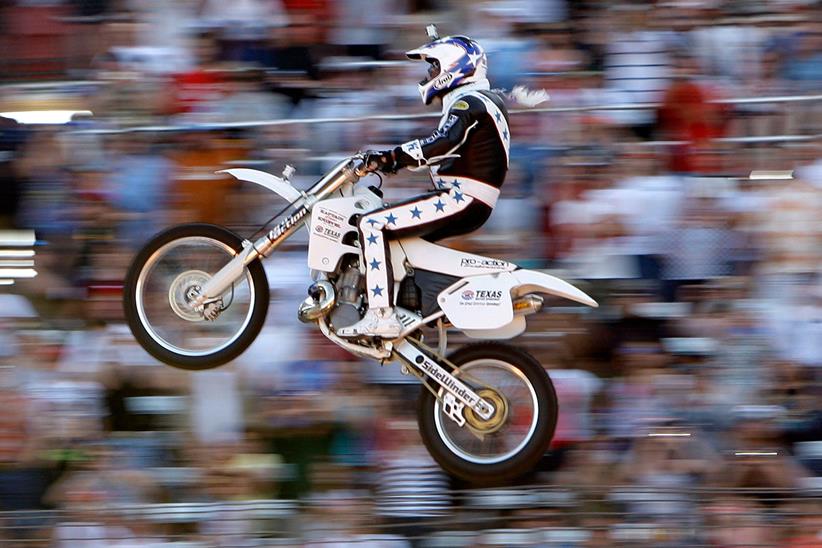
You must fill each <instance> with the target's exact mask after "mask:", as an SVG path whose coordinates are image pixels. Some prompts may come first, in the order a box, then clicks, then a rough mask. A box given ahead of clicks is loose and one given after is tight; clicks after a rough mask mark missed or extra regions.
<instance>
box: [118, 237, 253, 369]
mask: <svg viewBox="0 0 822 548" xmlns="http://www.w3.org/2000/svg"><path fill="white" fill-rule="evenodd" d="M242 249H243V247H242V239H241V238H240V237H239V236H237V235H236V234H234V233H233V232H230V231H228V230H226V229H224V228H222V227H219V226H216V225H209V224H187V225H180V226H176V227H174V228H171V229H169V230H166V231H165V232H161V233H160V234H158V235H157V236H155V237H154V238H152V239H151V241H149V242H148V244H146V246H145V247H144V248H143V249H142V250H140V252H139V253H138V254H137V256H136V257H135V258H134V261H133V262H132V264H131V267H130V268H129V270H128V274H127V275H126V279H125V283H124V287H123V308H124V311H125V315H126V319H127V320H128V325H129V327H130V328H131V332H132V333H133V334H134V337H135V338H136V339H137V342H139V343H140V346H142V347H143V348H144V349H145V350H146V351H147V352H148V353H149V354H151V355H152V356H154V357H155V358H157V359H158V360H160V361H162V362H164V363H167V364H168V365H171V366H174V367H178V368H180V369H188V370H202V369H211V368H213V367H217V366H220V365H223V364H224V363H226V362H228V361H230V360H232V359H234V358H236V357H237V356H239V355H240V354H241V353H242V352H243V351H244V350H245V349H246V348H248V346H249V345H250V344H251V343H252V342H253V341H254V339H255V338H256V337H257V335H258V334H259V332H260V329H261V328H262V326H263V323H264V322H265V316H266V312H267V311H268V283H267V280H266V277H265V271H264V270H263V266H262V264H261V263H260V261H254V262H252V263H250V264H249V265H248V266H247V267H246V268H245V269H244V270H243V274H242V275H241V276H240V278H239V279H237V280H236V281H235V282H234V283H233V284H232V286H231V287H230V288H229V289H228V290H226V292H225V294H223V295H221V296H220V298H219V299H217V300H216V301H214V302H211V303H209V304H208V305H207V306H206V309H204V310H198V309H196V308H195V307H194V306H192V304H191V303H192V301H193V299H194V298H195V297H196V296H197V295H198V294H199V291H200V289H201V287H202V286H203V285H204V284H205V283H206V282H207V281H208V280H209V279H210V278H211V276H213V275H214V274H215V273H217V271H219V270H220V269H221V268H222V267H224V266H225V265H226V264H227V263H228V262H229V261H230V260H231V259H233V258H234V257H235V256H236V255H237V254H238V253H239V252H240V251H242ZM207 317H208V318H207Z"/></svg>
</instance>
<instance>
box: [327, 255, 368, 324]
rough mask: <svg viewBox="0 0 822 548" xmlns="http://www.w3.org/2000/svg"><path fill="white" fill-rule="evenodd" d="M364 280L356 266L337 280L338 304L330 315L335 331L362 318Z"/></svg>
mask: <svg viewBox="0 0 822 548" xmlns="http://www.w3.org/2000/svg"><path fill="white" fill-rule="evenodd" d="M362 278H363V276H362V274H360V270H359V269H358V268H357V267H356V266H354V265H349V266H348V267H347V268H346V269H345V270H344V271H343V273H342V274H341V275H340V277H339V278H338V279H337V283H336V286H337V303H336V305H335V306H334V309H333V310H332V311H331V315H330V318H331V325H333V326H334V329H339V328H340V327H345V326H348V325H352V324H354V323H356V322H358V321H359V320H360V318H361V317H362V315H361V314H360V309H361V306H362V302H363V287H362V285H363V284H362Z"/></svg>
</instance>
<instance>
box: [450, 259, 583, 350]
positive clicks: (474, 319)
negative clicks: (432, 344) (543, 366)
mask: <svg viewBox="0 0 822 548" xmlns="http://www.w3.org/2000/svg"><path fill="white" fill-rule="evenodd" d="M529 293H547V294H549V295H554V296H557V297H562V298H564V299H569V300H572V301H575V302H578V303H581V304H584V305H587V306H592V307H596V306H598V305H597V302H596V301H595V300H594V299H592V298H591V297H589V296H588V295H587V294H585V293H584V292H583V291H580V290H579V289H577V288H576V287H574V286H573V285H571V284H569V283H568V282H566V281H564V280H561V279H559V278H557V277H555V276H551V275H550V274H545V273H543V272H535V271H533V270H515V271H513V272H498V273H494V274H481V275H479V276H469V277H467V278H463V279H461V280H459V281H458V282H455V283H454V284H452V285H451V286H449V287H448V288H446V289H445V290H443V291H442V292H441V293H440V294H439V295H438V296H437V302H438V303H439V305H440V308H441V309H442V311H443V312H444V313H445V315H446V317H447V318H448V321H450V322H451V324H452V325H453V326H454V327H456V328H457V329H461V330H463V331H465V332H466V334H467V335H469V336H473V335H472V333H469V331H470V332H473V333H475V334H480V333H483V334H486V336H489V335H491V334H492V331H499V336H500V337H502V338H505V337H506V336H507V337H512V336H516V335H517V334H519V333H520V332H521V331H522V329H524V321H523V320H522V319H517V318H523V317H522V316H515V314H514V306H513V301H514V300H515V299H517V298H518V297H522V296H524V295H527V294H529ZM512 323H514V324H515V326H516V328H514V326H512V325H509V324H512ZM490 338H499V337H490Z"/></svg>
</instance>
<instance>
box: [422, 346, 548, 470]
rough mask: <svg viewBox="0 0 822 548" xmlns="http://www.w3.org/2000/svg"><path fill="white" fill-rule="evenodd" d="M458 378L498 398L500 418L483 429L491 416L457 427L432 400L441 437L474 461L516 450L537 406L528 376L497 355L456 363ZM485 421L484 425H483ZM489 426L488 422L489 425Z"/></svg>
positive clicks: (502, 457)
mask: <svg viewBox="0 0 822 548" xmlns="http://www.w3.org/2000/svg"><path fill="white" fill-rule="evenodd" d="M458 376H460V378H463V379H470V380H471V382H472V384H474V385H475V387H476V389H477V391H478V392H482V391H483V390H492V391H493V393H496V394H498V396H499V397H501V398H502V400H501V401H502V402H503V406H504V407H505V409H504V410H498V412H505V413H507V416H504V422H503V423H502V424H501V425H500V424H498V425H497V426H495V427H493V428H491V429H490V430H488V431H485V432H484V431H483V430H482V428H483V427H486V426H487V425H492V424H493V420H494V419H493V417H492V418H491V419H489V421H488V422H485V423H483V422H482V421H481V419H477V420H478V421H479V423H478V425H473V426H472V425H471V424H470V423H471V421H466V425H465V426H464V427H462V428H461V427H460V426H459V425H457V424H456V423H455V422H453V421H452V420H451V419H449V418H448V417H447V416H446V415H445V414H444V413H443V411H442V408H441V406H440V404H439V402H436V403H435V409H434V421H435V425H436V428H437V430H438V432H439V434H440V437H441V439H442V440H443V442H444V443H445V444H446V446H448V447H449V449H450V450H451V451H452V452H453V453H454V454H456V455H457V456H459V457H461V458H463V459H465V460H467V461H469V462H474V463H480V464H492V463H495V462H501V461H503V460H506V459H508V458H510V457H512V456H513V455H515V454H517V453H518V452H519V451H520V450H521V449H522V448H523V447H524V446H525V445H526V444H527V443H528V442H529V441H530V440H531V438H532V436H533V434H534V432H535V430H536V426H537V417H538V413H537V411H538V409H539V401H538V400H537V396H536V391H535V389H534V387H533V386H532V384H531V382H530V381H529V379H528V378H527V377H526V376H525V375H524V374H523V373H522V372H521V371H520V370H519V369H518V368H517V367H516V366H515V365H513V364H510V363H508V362H506V361H502V360H497V359H481V360H474V361H471V362H468V363H465V364H463V365H461V366H460V371H459V375H458ZM484 425H486V426H484ZM489 428H490V426H489Z"/></svg>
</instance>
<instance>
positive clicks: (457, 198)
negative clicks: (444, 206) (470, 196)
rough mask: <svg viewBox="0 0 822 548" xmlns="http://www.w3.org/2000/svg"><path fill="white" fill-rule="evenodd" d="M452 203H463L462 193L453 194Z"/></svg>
mask: <svg viewBox="0 0 822 548" xmlns="http://www.w3.org/2000/svg"><path fill="white" fill-rule="evenodd" d="M454 201H455V202H457V203H460V202H464V201H465V198H464V197H463V193H462V192H455V193H454Z"/></svg>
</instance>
